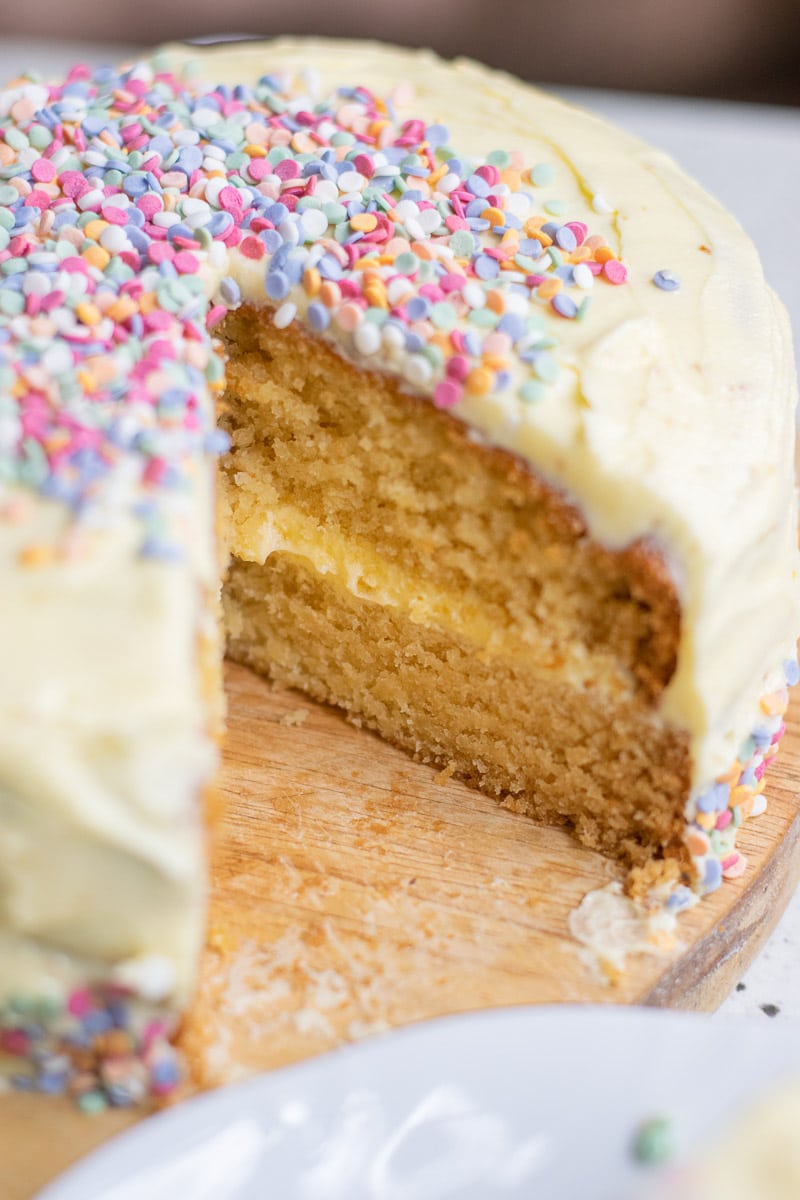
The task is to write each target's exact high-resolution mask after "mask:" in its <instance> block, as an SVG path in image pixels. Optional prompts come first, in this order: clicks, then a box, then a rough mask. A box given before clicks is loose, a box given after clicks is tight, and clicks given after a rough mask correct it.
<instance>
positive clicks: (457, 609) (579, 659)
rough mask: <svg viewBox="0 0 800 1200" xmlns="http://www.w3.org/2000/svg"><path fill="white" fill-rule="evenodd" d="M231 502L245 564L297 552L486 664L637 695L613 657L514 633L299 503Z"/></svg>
mask: <svg viewBox="0 0 800 1200" xmlns="http://www.w3.org/2000/svg"><path fill="white" fill-rule="evenodd" d="M229 503H230V505H231V508H232V511H233V518H232V525H233V527H234V532H233V533H232V543H231V552H232V554H234V555H235V556H236V557H237V558H240V559H243V560H244V561H245V562H252V563H258V564H261V565H263V564H264V563H266V562H267V560H268V559H269V557H270V556H271V555H272V554H277V553H286V554H290V555H293V556H296V557H298V558H302V559H303V560H304V561H305V562H307V563H308V564H309V565H310V566H311V567H312V568H313V570H314V571H316V572H317V574H319V575H330V576H332V577H333V578H335V579H336V580H337V582H338V583H339V584H341V585H342V586H343V587H344V588H346V590H347V591H348V592H349V593H350V594H351V595H352V596H355V597H357V598H358V599H360V600H368V601H370V602H372V603H374V604H381V605H385V606H387V607H389V608H394V609H397V610H399V611H400V612H402V613H405V614H407V615H408V617H409V619H410V620H411V621H412V622H413V623H414V624H415V625H424V626H428V627H431V628H434V629H441V630H443V631H445V632H447V633H451V634H453V635H454V636H455V637H457V638H458V639H459V640H466V641H467V642H470V643H472V644H473V645H474V646H476V647H478V648H479V650H480V653H481V654H482V655H485V656H486V657H487V658H499V659H503V658H505V659H506V660H511V659H513V661H514V662H515V663H516V664H517V665H524V666H525V667H526V669H527V670H528V671H530V672H531V674H533V675H535V676H536V677H538V678H541V679H545V680H547V681H550V682H552V681H553V680H554V679H555V680H557V681H559V682H564V683H568V684H570V685H572V686H574V687H578V688H581V687H584V686H585V685H586V684H587V683H589V682H591V683H592V684H593V685H597V684H599V685H600V686H604V687H606V688H607V689H608V690H609V691H613V692H614V693H615V694H620V693H623V692H632V691H633V681H632V679H631V678H630V676H629V674H628V673H627V672H626V671H624V670H623V669H621V668H619V667H618V666H617V665H616V664H614V663H612V661H611V657H610V655H608V656H606V658H605V659H601V658H600V656H599V655H598V653H597V652H590V650H589V649H587V647H586V646H584V645H583V644H582V643H580V642H578V641H575V642H573V643H571V644H569V645H564V644H562V643H560V642H559V643H558V644H556V643H554V642H553V641H552V640H548V639H547V636H546V630H544V631H543V630H542V628H541V626H540V625H538V624H537V623H536V622H535V620H534V619H533V618H532V617H531V618H530V619H529V620H528V621H524V620H523V619H522V617H521V616H520V617H519V618H517V617H516V616H515V620H514V625H513V627H511V628H504V627H501V626H499V625H498V624H497V622H496V620H493V619H492V616H491V614H489V613H487V612H486V609H485V607H484V606H483V605H482V604H481V602H480V600H479V599H478V598H477V597H471V596H470V595H469V594H465V593H463V592H454V591H448V590H447V589H444V588H440V587H435V586H432V585H431V584H429V583H428V581H427V580H425V581H421V580H417V579H415V578H414V577H413V576H410V575H409V574H408V573H406V572H403V571H400V570H398V569H397V568H396V567H394V566H393V565H392V564H391V563H387V562H386V561H385V560H383V559H381V558H380V557H379V556H378V555H377V554H375V553H374V552H372V551H371V550H370V548H369V547H368V546H365V545H363V544H360V543H359V542H357V541H355V540H354V539H351V538H347V537H345V536H343V535H342V534H340V533H337V532H336V531H334V530H332V529H331V528H330V527H327V526H325V525H323V524H320V522H319V521H318V520H316V519H315V518H314V517H311V516H309V515H308V514H306V513H303V512H301V510H300V509H298V508H297V507H296V506H294V505H291V504H280V503H277V504H276V503H273V504H271V505H270V510H269V512H268V513H267V514H265V513H263V512H252V513H250V512H247V513H243V511H242V510H243V508H244V507H245V506H244V504H241V503H239V501H238V499H237V498H235V497H234V496H229Z"/></svg>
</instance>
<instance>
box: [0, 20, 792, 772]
mask: <svg viewBox="0 0 800 1200" xmlns="http://www.w3.org/2000/svg"><path fill="white" fill-rule="evenodd" d="M165 72H173V73H174V74H175V76H177V78H172V77H171V76H168V75H167V74H165ZM218 84H219V85H222V86H217V85H218ZM360 88H364V89H366V90H365V91H362V90H359V89H360ZM387 91H389V92H391V95H390V96H389V97H386V96H385V93H386V92H387ZM42 109H43V110H44V111H45V113H46V116H45V117H42V115H41V112H40V110H42ZM0 114H3V117H2V124H3V126H8V125H10V133H11V137H10V139H9V135H8V134H6V136H5V150H4V157H3V159H2V169H0V174H2V176H3V183H4V186H5V187H6V188H8V187H13V188H15V189H16V192H17V195H16V196H15V198H14V200H13V201H12V200H11V198H10V193H9V196H8V197H5V193H4V199H5V202H6V203H7V204H9V210H8V211H11V212H13V223H12V227H11V228H10V229H7V235H8V236H7V240H6V239H5V238H3V235H2V234H1V233H0V238H3V240H6V245H5V247H4V249H2V251H0V257H2V258H3V262H2V263H0V270H2V273H3V275H4V276H5V277H6V279H5V281H4V284H5V286H4V287H3V289H2V291H3V293H4V295H6V294H7V295H6V299H5V300H4V302H3V303H2V304H0V328H1V329H2V333H0V338H2V339H3V341H0V390H2V391H3V392H4V393H5V399H6V408H7V410H8V411H7V412H6V418H7V424H6V432H5V437H4V450H3V456H4V470H3V474H4V477H5V478H6V479H8V480H9V481H10V482H11V483H12V485H13V486H14V487H15V488H16V487H19V486H20V485H23V486H27V487H33V488H35V489H36V490H38V492H39V494H40V495H42V494H43V495H44V496H47V497H50V499H49V500H47V501H43V502H42V510H44V508H45V507H47V506H48V505H50V504H52V503H53V502H55V503H56V504H57V505H61V506H63V505H66V506H68V508H69V509H70V510H71V511H72V512H74V513H76V514H77V517H78V525H79V526H80V525H81V523H83V527H84V528H85V527H86V526H87V525H89V527H90V531H91V514H92V513H93V512H96V511H97V510H98V509H99V504H98V503H96V501H102V503H103V507H104V512H105V516H104V518H103V520H104V521H105V522H106V523H107V522H108V514H109V511H112V512H113V510H114V509H115V506H116V508H117V509H120V505H121V506H122V508H123V509H124V516H121V517H120V522H121V525H124V526H125V528H126V529H127V528H128V521H129V519H130V518H131V515H132V518H133V520H134V521H137V522H139V525H140V533H141V535H140V536H139V539H138V541H139V546H138V549H139V551H143V552H144V555H145V557H144V559H142V558H141V557H140V558H136V557H135V554H134V555H132V556H131V557H130V570H131V571H133V572H135V573H142V572H144V571H145V570H147V566H148V562H149V565H150V566H151V567H152V560H154V559H155V560H158V561H159V564H160V566H159V570H162V569H163V570H164V571H166V573H167V575H169V577H170V578H174V577H175V576H176V575H178V576H179V575H180V574H181V572H184V571H185V570H186V565H185V562H186V560H187V559H188V561H189V563H190V564H192V562H193V565H190V577H191V578H195V577H197V575H198V574H199V575H200V576H201V577H202V578H204V579H207V578H208V574H209V566H208V564H209V553H208V546H207V543H206V542H205V541H204V540H203V538H202V537H201V538H200V541H199V543H198V542H197V539H196V537H195V535H193V534H192V533H191V527H193V518H191V517H188V516H185V515H184V516H183V517H181V515H180V510H181V508H182V506H183V504H184V502H185V500H186V497H187V495H190V494H191V491H192V487H193V485H192V483H191V479H192V478H193V477H194V476H195V475H196V474H197V466H196V464H197V463H198V462H200V461H202V459H203V456H204V454H205V453H206V452H207V451H209V450H211V449H213V440H212V441H209V440H208V439H209V434H210V432H211V431H210V425H209V422H208V416H207V414H208V412H209V404H208V388H209V386H213V383H214V381H215V379H217V377H218V376H219V374H220V363H219V359H218V358H217V357H215V354H214V352H213V350H212V349H211V347H210V345H209V342H208V338H207V337H206V335H205V333H204V332H203V324H204V318H206V317H207V316H210V322H209V323H210V324H213V321H214V320H215V319H216V318H217V317H218V316H219V315H221V313H222V312H223V311H224V309H225V308H226V307H227V306H230V305H234V304H236V303H238V301H239V299H240V297H241V296H242V295H244V296H245V297H247V298H249V299H251V300H253V301H255V302H256V303H268V304H271V305H274V306H275V307H276V309H277V312H276V320H277V321H278V322H279V323H282V324H285V323H287V322H290V321H291V320H294V319H299V320H303V321H305V322H307V323H308V325H309V326H310V327H311V328H312V329H314V330H315V331H317V332H318V333H319V334H320V336H322V337H325V338H327V339H330V340H333V341H334V342H335V343H336V345H337V346H338V348H339V349H340V350H341V352H342V353H344V354H345V355H347V356H348V357H350V358H352V359H353V360H355V361H356V362H359V363H363V364H364V365H365V366H367V367H369V368H378V369H381V370H386V371H390V372H394V373H396V374H398V375H400V376H401V377H402V378H403V379H404V381H405V383H406V386H408V388H409V390H410V391H413V392H416V393H420V394H425V395H429V396H430V397H431V398H432V400H433V402H434V403H436V404H439V405H441V406H443V407H447V408H449V409H450V411H451V412H452V413H453V415H454V416H456V417H457V418H458V419H460V420H463V421H464V422H466V423H467V424H468V425H470V426H471V427H472V428H473V429H474V431H475V435H476V436H477V437H481V438H485V439H486V440H487V441H489V442H490V443H492V444H495V445H499V446H502V447H504V448H506V449H508V450H511V451H513V452H514V453H515V454H518V455H519V456H520V457H522V458H523V459H525V460H526V461H527V462H529V463H530V464H531V466H532V467H533V468H534V469H535V470H536V471H537V472H539V473H540V474H541V475H542V476H544V477H545V478H546V479H547V480H549V481H551V482H553V483H555V484H556V485H557V486H559V487H560V488H562V489H563V490H564V491H565V493H566V494H567V495H568V496H569V498H571V499H573V500H574V501H575V502H576V503H577V504H578V505H579V507H580V509H581V510H582V512H583V513H584V514H585V516H586V519H587V522H588V525H589V528H590V530H591V532H592V533H593V534H594V535H595V536H596V537H597V538H598V539H599V540H601V541H602V542H604V543H606V544H608V545H610V546H613V547H618V546H623V545H625V544H628V543H630V542H632V541H634V540H635V539H637V538H650V539H652V540H653V541H654V542H655V543H657V544H658V546H659V547H660V548H661V549H662V550H663V552H664V553H665V555H666V557H667V560H668V562H669V564H670V566H671V569H672V570H673V573H674V575H675V578H676V580H677V582H678V586H679V590H680V594H681V600H682V637H681V649H680V654H679V660H678V667H677V671H676V674H675V677H674V678H673V680H672V681H671V683H670V685H669V688H668V690H667V693H666V695H665V697H664V701H663V711H664V713H665V715H666V716H667V717H668V718H669V719H671V720H673V721H674V722H675V723H676V724H677V725H679V726H680V727H682V728H685V729H687V730H688V731H689V732H690V733H691V736H692V749H693V761H694V781H695V783H696V784H702V783H705V782H708V781H709V780H710V779H711V778H712V777H713V776H714V774H715V773H717V772H719V771H721V770H724V769H725V768H727V766H728V764H729V762H730V761H731V760H732V758H733V757H734V756H735V753H736V750H737V748H738V745H739V742H740V741H741V739H742V738H743V737H744V736H745V735H746V734H747V733H749V731H750V730H751V728H752V727H753V724H754V718H755V714H756V712H757V701H758V697H759V695H760V694H761V692H762V691H763V687H764V673H765V671H769V670H773V669H775V668H776V667H778V665H779V664H780V662H781V660H782V659H783V658H784V657H786V656H788V655H790V654H793V651H794V640H795V636H796V633H797V624H798V623H797V612H798V605H797V599H798V597H797V572H796V568H797V552H796V545H795V526H796V519H795V509H794V494H793V482H792V479H793V476H792V466H791V460H792V444H793V408H794V399H795V394H794V383H793V378H794V376H793V367H792V359H791V349H790V341H789V333H788V326H787V322H786V319H785V316H784V314H783V311H782V309H781V307H780V305H779V304H778V303H777V301H776V300H775V298H774V296H773V295H772V293H771V292H770V291H769V289H768V288H767V287H766V285H765V283H764V281H763V276H762V273H761V269H760V265H759V263H758V260H757V257H756V255H755V252H754V250H753V247H752V246H751V244H750V243H749V241H748V240H747V238H746V237H745V235H744V234H743V233H742V231H741V229H740V228H739V227H738V225H737V224H736V223H735V221H733V219H732V218H731V217H730V216H729V215H727V214H726V213H725V212H724V210H722V209H721V207H720V206H719V205H718V204H717V203H716V202H714V201H713V200H712V199H710V198H709V197H708V196H707V195H706V194H705V193H703V192H702V191H701V190H700V189H699V188H698V187H697V185H695V184H694V183H692V182H691V181H690V180H689V179H688V178H687V177H686V176H685V175H683V174H682V173H681V172H680V171H679V169H678V168H677V167H675V165H674V164H673V163H672V162H671V161H670V160H669V159H668V158H667V157H666V156H664V155H662V154H660V153H658V152H656V151H653V150H651V149H649V148H648V147H646V146H644V145H643V144H641V143H640V142H638V141H636V140H635V139H633V138H630V137H628V136H626V135H624V134H622V133H621V132H619V131H617V130H614V129H611V128H610V127H608V126H607V125H605V124H604V123H603V122H601V121H599V120H597V119H595V118H593V117H591V116H589V115H588V114H585V113H581V112H578V111H576V110H573V109H571V108H569V107H568V106H566V105H564V104H561V103H560V102H558V101H556V100H553V99H551V98H549V97H546V96H544V95H542V94H540V93H538V92H536V91H535V90H533V89H531V88H528V87H526V86H524V85H522V84H519V83H517V82H515V81H513V80H511V79H509V78H507V77H505V76H502V75H499V74H497V73H493V72H489V71H487V70H485V69H483V68H480V67H477V66H475V65H474V64H469V63H456V64H454V65H448V64H444V63H441V62H439V61H437V60H435V59H434V58H432V57H431V56H430V55H428V54H412V53H409V52H406V51H397V50H392V49H389V48H385V47H377V46H366V45H363V44H357V43H351V44H348V43H331V42H308V41H296V42H295V41H281V42H275V43H270V44H267V45H258V44H248V45H244V46H242V45H237V46H235V47H223V48H217V49H213V50H208V51H202V52H201V51H198V50H196V49H195V48H186V47H173V48H167V49H166V50H165V51H163V52H161V53H160V54H159V55H157V56H156V57H155V58H154V59H153V60H151V62H149V63H143V64H138V65H136V66H134V67H133V68H132V69H131V70H130V71H129V72H126V73H125V74H124V75H123V76H122V77H118V76H116V75H115V74H114V73H113V72H99V73H97V74H96V75H95V77H94V79H92V78H91V77H90V75H89V73H88V72H86V73H82V72H80V71H79V72H74V73H73V74H72V75H71V76H70V78H69V80H68V81H67V84H66V86H65V87H63V88H60V89H51V90H48V89H46V88H43V87H41V86H40V85H34V86H33V87H29V86H26V85H24V84H23V85H22V86H21V87H19V88H17V89H14V90H12V91H11V92H10V93H7V95H6V97H5V98H4V99H3V100H2V101H0ZM9 118H10V121H9ZM25 210H28V211H27V212H26V211H25ZM48 255H50V256H51V259H50V260H48V259H47V256H48ZM52 255H55V256H56V260H57V264H56V265H57V266H58V274H57V278H56V280H55V283H56V286H55V287H53V286H52V285H53V282H54V281H53V278H52V272H53V266H54V264H53V262H52ZM42 256H43V257H42ZM76 260H77V261H76ZM17 272H19V273H20V275H22V280H21V286H19V287H16V285H15V282H14V281H15V279H16V278H17ZM134 276H136V278H134ZM676 280H679V281H680V283H679V286H677V287H676V286H675V283H676ZM11 293H13V296H11V298H9V296H10V295H11ZM54 295H55V296H56V297H58V299H56V300H53V296H54ZM36 297H39V299H38V300H37V299H36ZM143 297H144V301H143V299H142V298H143ZM20 301H21V302H22V308H21V309H20ZM589 302H590V303H589ZM209 310H210V312H209ZM37 321H38V322H39V324H40V325H41V326H42V328H41V329H38V327H36V322H37ZM47 322H49V323H50V324H52V325H53V326H54V328H53V329H52V330H50V329H49V325H48V330H47V331H43V325H44V324H47ZM37 329H38V331H37ZM162 335H163V336H162ZM168 344H171V345H172V346H173V351H171V352H170V351H169V350H168V349H167V346H168ZM175 347H177V348H178V349H177V350H176V349H175ZM65 356H68V358H69V362H67V360H66V358H65ZM62 360H63V361H62ZM201 360H202V361H201ZM21 364H22V366H21ZM23 366H24V369H22V367H23ZM131 370H132V371H133V377H134V380H135V383H136V386H135V387H134V388H133V389H131V388H130V387H129V384H128V380H129V376H130V372H131ZM20 380H22V382H20ZM42 396H44V397H46V400H45V401H43V400H42ZM93 400H99V401H100V403H95V404H94V405H92V404H91V403H90V402H91V401H93ZM20 406H21V407H22V409H23V410H24V412H23V414H22V418H23V420H22V427H20V426H19V424H15V422H17V421H18V420H19V416H20V412H19V409H20ZM147 406H150V409H152V413H151V412H150V411H149V410H148V407H147ZM90 408H91V409H92V412H91V415H89V409H90ZM54 410H55V411H57V413H58V417H57V419H56V421H55V422H53V421H52V415H53V411H54ZM97 413H101V414H102V417H101V420H100V421H99V425H100V426H101V427H102V429H101V433H100V435H99V438H96V439H95V440H94V441H93V440H92V437H91V436H90V433H91V430H92V428H93V419H94V416H95V414H97ZM109 414H113V418H110V417H109ZM203 414H206V415H203ZM54 426H55V428H54ZM117 426H120V428H119V429H118V428H117ZM78 428H79V429H80V435H79V438H78V440H79V441H80V440H81V439H83V440H84V442H85V444H81V445H79V446H77V447H76V445H75V441H74V439H72V440H71V435H72V433H73V432H74V431H75V429H78ZM31 430H32V431H31ZM87 430H88V431H89V433H87ZM42 431H44V432H42ZM65 431H66V434H67V435H68V436H67V439H66V450H65V451H64V452H63V453H61V454H60V450H59V444H58V442H59V438H61V439H62V440H63V438H64V436H65ZM21 433H22V434H24V435H25V436H24V438H23V437H21V436H20V434H21ZM40 434H41V436H40ZM48 437H50V439H51V441H52V438H53V437H55V441H56V447H55V451H53V450H52V448H51V445H50V444H49V443H48V441H47V438H48ZM109 446H111V447H112V450H111V452H110V454H109ZM36 447H39V448H40V449H41V448H44V458H43V456H42V455H41V453H40V452H39V450H37V449H36ZM78 455H80V457H77V456H78ZM109 457H110V458H111V459H112V460H113V461H112V462H111V463H110V464H109V462H108V461H107V460H108V459H109ZM90 460H91V461H90ZM64 462H66V467H64ZM9 464H10V465H9ZM200 476H201V477H202V472H200ZM198 486H199V485H198ZM142 501H144V503H142ZM189 508H190V506H189ZM189 508H187V512H188V511H189ZM175 510H177V513H176V511H175ZM206 511H207V510H206ZM86 513H88V514H90V517H89V520H88V521H87V520H86V517H85V514H86ZM110 536H111V539H112V540H111V542H110V543H109V545H112V547H113V548H114V550H113V552H114V553H115V554H116V551H117V549H118V548H119V545H120V544H121V541H120V539H119V538H117V537H116V535H114V534H111V535H110ZM125 536H126V538H128V539H130V534H129V533H126V535H125ZM20 537H21V534H20V529H19V527H17V526H15V527H14V528H13V529H11V530H10V529H8V528H7V527H5V526H0V550H2V552H3V557H4V558H6V560H7V561H8V563H9V567H8V570H9V571H10V572H11V574H12V575H14V574H15V564H16V563H17V562H18V561H19V556H20ZM91 537H92V538H95V534H94V533H93V532H92V533H91ZM95 540H96V539H95ZM134 540H136V539H134ZM27 545H28V543H27V542H26V545H25V546H24V547H23V551H25V549H26V547H27ZM192 545H200V547H201V550H200V552H199V558H198V557H197V556H193V555H192V554H189V555H188V556H187V555H186V554H185V549H186V546H192ZM34 557H35V555H34ZM23 558H24V553H23ZM172 558H179V559H183V560H184V563H183V564H178V563H170V562H169V561H167V562H166V563H165V561H164V560H170V559H172ZM108 561H109V563H111V561H112V559H111V558H109V560H108ZM126 561H127V560H126ZM28 565H30V564H28ZM115 569H116V568H115ZM16 577H17V578H19V573H17V574H16ZM11 616H13V614H11V613H10V614H9V618H10V617H11ZM11 624H13V622H11V621H10V622H9V626H8V627H11ZM188 626H191V627H194V626H196V620H195V621H193V622H187V627H188ZM52 666H53V664H52V663H50V664H48V672H49V673H50V675H51V676H52ZM2 687H3V690H4V692H5V684H3V685H2ZM2 699H3V697H2V696H0V700H2ZM9 702H10V699H9ZM187 704H188V701H187ZM192 720H193V722H194V724H195V726H196V720H197V718H196V714H195V715H193V717H192Z"/></svg>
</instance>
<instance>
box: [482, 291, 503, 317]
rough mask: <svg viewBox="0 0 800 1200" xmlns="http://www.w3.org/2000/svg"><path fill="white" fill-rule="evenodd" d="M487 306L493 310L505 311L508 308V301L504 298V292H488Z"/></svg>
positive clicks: (497, 311)
mask: <svg viewBox="0 0 800 1200" xmlns="http://www.w3.org/2000/svg"><path fill="white" fill-rule="evenodd" d="M486 307H487V308H490V309H491V310H492V312H496V313H504V312H505V310H506V302H505V300H504V299H503V293H502V292H500V291H497V290H494V291H491V292H487V293H486Z"/></svg>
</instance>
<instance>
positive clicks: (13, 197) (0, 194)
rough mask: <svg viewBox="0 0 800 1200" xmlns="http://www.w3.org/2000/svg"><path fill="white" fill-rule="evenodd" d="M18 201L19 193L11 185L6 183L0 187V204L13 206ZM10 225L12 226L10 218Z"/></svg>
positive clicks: (12, 221) (12, 219)
mask: <svg viewBox="0 0 800 1200" xmlns="http://www.w3.org/2000/svg"><path fill="white" fill-rule="evenodd" d="M17 200H19V192H18V191H17V189H16V188H15V187H11V184H9V183H6V184H4V185H3V186H2V187H0V204H14V203H15V202H16V201H17ZM11 224H12V225H13V224H14V218H13V216H12V218H11Z"/></svg>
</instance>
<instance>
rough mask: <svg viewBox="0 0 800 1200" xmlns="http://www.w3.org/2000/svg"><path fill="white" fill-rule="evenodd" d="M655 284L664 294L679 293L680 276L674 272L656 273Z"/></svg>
mask: <svg viewBox="0 0 800 1200" xmlns="http://www.w3.org/2000/svg"><path fill="white" fill-rule="evenodd" d="M653 283H654V284H655V285H656V287H657V288H661V291H662V292H677V290H678V288H679V287H680V286H681V280H680V276H679V275H676V274H675V272H674V271H656V273H655V275H654V276H653Z"/></svg>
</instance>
